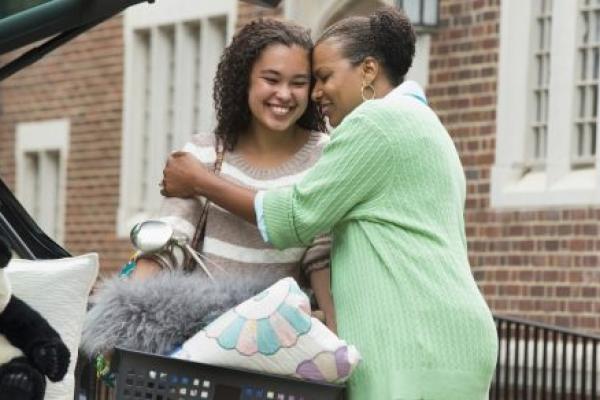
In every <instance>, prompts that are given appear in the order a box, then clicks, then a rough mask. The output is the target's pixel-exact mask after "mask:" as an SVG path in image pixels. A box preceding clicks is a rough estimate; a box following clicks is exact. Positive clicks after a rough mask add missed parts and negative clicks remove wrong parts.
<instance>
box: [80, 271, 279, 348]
mask: <svg viewBox="0 0 600 400" xmlns="http://www.w3.org/2000/svg"><path fill="white" fill-rule="evenodd" d="M273 283H274V282H273V278H272V277H271V278H270V279H269V278H268V277H266V276H260V275H256V276H254V277H253V278H251V279H246V278H245V279H244V280H243V281H241V280H240V279H237V280H236V279H235V277H233V278H228V279H226V280H221V281H220V282H219V283H218V284H216V285H215V284H213V283H212V282H211V281H210V280H209V279H207V278H206V276H205V275H203V274H202V273H193V274H183V273H181V272H174V273H171V272H163V273H160V274H158V275H157V276H155V277H152V278H149V279H146V280H122V279H119V278H118V277H114V278H111V279H108V280H106V281H104V282H102V283H101V284H100V286H99V287H98V289H97V290H96V291H95V294H94V295H93V296H92V303H93V306H92V308H91V309H90V311H89V312H88V314H87V316H86V320H85V323H84V327H83V333H82V341H81V349H82V350H83V351H84V352H85V353H86V354H87V355H89V356H93V355H96V354H98V353H105V352H107V351H110V350H111V349H112V348H114V347H115V346H120V347H123V348H127V349H131V350H139V351H145V352H148V353H155V354H165V353H168V352H170V351H172V350H173V349H175V348H176V347H177V346H179V345H181V344H182V343H183V342H184V341H185V340H186V339H188V338H190V337H191V336H193V335H194V334H195V333H196V332H198V331H199V330H201V329H202V328H203V327H204V326H206V325H207V324H208V323H210V322H211V321H213V320H214V319H215V318H217V317H218V316H219V315H221V314H223V313H224V312H225V311H227V310H229V309H230V308H232V307H234V306H235V305H237V304H239V303H241V302H243V301H244V300H246V299H248V298H250V297H252V296H254V295H255V294H257V293H260V292H261V291H262V290H264V289H265V288H267V287H268V286H270V285H272V284H273Z"/></svg>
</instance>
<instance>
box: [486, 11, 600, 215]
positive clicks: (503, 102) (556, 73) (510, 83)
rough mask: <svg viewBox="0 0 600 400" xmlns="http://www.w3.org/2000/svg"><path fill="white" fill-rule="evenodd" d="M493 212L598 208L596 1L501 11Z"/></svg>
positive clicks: (599, 14)
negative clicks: (547, 207)
mask: <svg viewBox="0 0 600 400" xmlns="http://www.w3.org/2000/svg"><path fill="white" fill-rule="evenodd" d="M501 7H502V8H501V13H500V15H501V17H500V18H501V21H500V63H499V73H498V108H497V121H496V122H497V131H496V133H497V137H496V160H495V164H494V166H493V168H492V182H491V188H492V189H491V195H492V196H491V201H492V206H493V207H500V208H510V207H519V208H523V207H540V206H542V207H545V206H572V205H589V204H599V203H600V180H599V179H598V174H599V172H600V169H599V168H600V163H599V162H598V153H597V151H596V146H597V143H596V142H597V140H596V131H597V124H598V112H597V109H598V80H599V78H598V71H599V60H600V53H599V48H600V1H598V0H577V1H556V0H554V1H552V0H533V1H530V2H521V1H517V0H505V1H503V2H502V5H501Z"/></svg>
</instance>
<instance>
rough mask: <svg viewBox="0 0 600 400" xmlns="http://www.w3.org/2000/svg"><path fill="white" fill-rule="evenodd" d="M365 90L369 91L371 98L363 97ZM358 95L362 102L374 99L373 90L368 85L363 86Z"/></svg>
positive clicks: (371, 86)
mask: <svg viewBox="0 0 600 400" xmlns="http://www.w3.org/2000/svg"><path fill="white" fill-rule="evenodd" d="M365 89H368V90H370V91H371V96H370V97H367V96H366V95H365ZM360 95H361V96H362V99H363V101H367V100H373V99H374V98H375V88H374V87H373V85H371V84H370V83H369V84H364V83H363V86H362V88H361V89H360Z"/></svg>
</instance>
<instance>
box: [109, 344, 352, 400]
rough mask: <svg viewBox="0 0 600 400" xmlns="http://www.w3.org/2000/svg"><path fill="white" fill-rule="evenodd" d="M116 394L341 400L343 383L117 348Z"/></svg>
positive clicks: (191, 399)
mask: <svg viewBox="0 0 600 400" xmlns="http://www.w3.org/2000/svg"><path fill="white" fill-rule="evenodd" d="M113 365H114V368H115V372H116V373H117V382H116V383H117V386H116V399H117V400H140V399H143V400H342V399H343V398H344V387H343V386H340V385H331V384H322V383H313V382H307V381H302V380H299V379H294V378H287V377H283V376H277V375H271V374H264V373H258V372H253V371H247V370H241V369H234V368H223V367H216V366H213V365H207V364H200V363H196V362H190V361H184V360H177V359H174V358H170V357H162V356H157V355H153V354H147V353H141V352H137V351H129V350H125V349H120V348H116V349H115V355H114V362H113Z"/></svg>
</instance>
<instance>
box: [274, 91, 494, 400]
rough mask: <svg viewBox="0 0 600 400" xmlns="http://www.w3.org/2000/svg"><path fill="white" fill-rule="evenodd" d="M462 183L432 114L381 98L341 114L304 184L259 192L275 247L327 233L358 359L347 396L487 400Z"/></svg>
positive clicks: (481, 321)
mask: <svg viewBox="0 0 600 400" xmlns="http://www.w3.org/2000/svg"><path fill="white" fill-rule="evenodd" d="M465 186H466V185H465V178H464V173H463V170H462V166H461V163H460V160H459V157H458V154H457V152H456V149H455V147H454V144H453V142H452V140H451V138H450V137H449V135H448V133H447V132H446V130H445V128H444V127H443V126H442V124H441V123H440V121H439V119H438V118H437V116H436V115H435V114H434V113H433V111H432V110H431V109H430V108H429V107H427V106H426V105H424V104H422V103H421V102H420V101H419V100H417V99H415V98H413V97H410V96H388V97H386V98H384V99H380V100H373V101H368V102H365V103H364V104H362V105H361V106H359V107H358V108H357V109H355V110H354V111H353V112H352V113H351V114H350V115H348V116H347V117H346V118H345V119H344V121H343V122H342V124H341V125H340V126H339V127H338V128H337V129H336V130H335V131H334V132H333V133H332V139H331V142H330V143H329V145H327V146H326V147H325V149H324V151H323V156H322V157H321V159H320V160H319V162H318V163H317V164H316V165H315V167H314V168H313V169H312V170H311V171H310V172H309V173H308V174H307V175H306V177H305V179H304V180H302V182H300V183H298V184H296V185H295V186H294V187H292V188H286V189H281V190H274V191H267V192H266V193H265V195H264V203H263V206H264V220H265V225H266V228H267V232H268V237H269V238H270V241H271V242H272V243H274V245H275V246H276V247H277V248H290V247H291V248H293V247H296V246H299V245H302V244H306V243H310V242H311V240H312V238H313V237H315V236H316V235H317V234H320V233H323V232H329V231H332V233H333V247H332V294H333V298H334V302H335V307H336V316H337V323H338V332H339V334H340V336H341V337H342V338H343V339H346V340H347V341H348V342H350V343H352V344H354V345H356V346H357V348H358V350H359V351H360V353H361V355H362V356H363V362H362V363H361V365H359V367H358V368H357V370H356V372H355V373H354V375H353V376H352V377H351V379H350V381H349V395H350V399H352V400H357V399H359V400H388V399H403V400H404V399H406V400H409V399H410V400H416V399H425V400H483V399H487V391H488V387H489V384H490V381H491V377H492V373H493V370H494V366H495V360H496V350H497V338H496V329H495V326H494V322H493V319H492V316H491V313H490V310H489V309H488V307H487V305H486V303H485V301H484V299H483V297H482V295H481V294H480V292H479V290H478V288H477V285H476V283H475V281H474V279H473V276H472V274H471V270H470V267H469V262H468V257H467V246H466V239H465V227H464V219H463V208H464V201H465Z"/></svg>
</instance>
